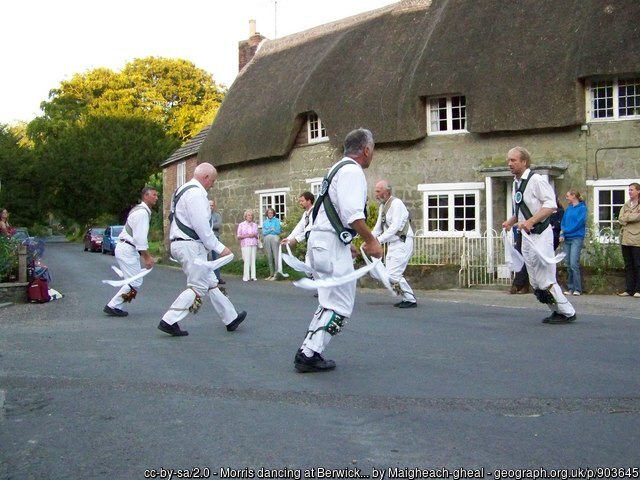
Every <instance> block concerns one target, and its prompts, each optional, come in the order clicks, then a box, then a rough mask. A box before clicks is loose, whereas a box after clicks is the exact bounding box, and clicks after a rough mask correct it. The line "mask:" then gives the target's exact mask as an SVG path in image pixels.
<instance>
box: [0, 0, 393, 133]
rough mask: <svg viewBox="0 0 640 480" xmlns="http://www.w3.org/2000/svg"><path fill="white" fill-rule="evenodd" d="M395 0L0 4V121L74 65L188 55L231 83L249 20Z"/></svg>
mask: <svg viewBox="0 0 640 480" xmlns="http://www.w3.org/2000/svg"><path fill="white" fill-rule="evenodd" d="M396 1H397V0H110V1H108V2H98V1H96V0H19V1H5V2H2V5H1V6H0V18H2V28H0V45H1V46H2V47H1V48H0V66H1V73H0V124H15V123H17V122H20V121H25V122H29V121H31V120H33V119H34V118H35V117H37V116H38V115H40V114H41V113H42V112H41V111H40V102H43V101H45V100H47V99H48V95H49V90H51V89H53V88H57V87H58V86H59V85H60V82H61V81H64V80H69V79H71V78H72V77H73V75H74V74H76V73H85V72H87V71H89V70H92V69H94V68H101V67H106V68H109V69H111V70H114V71H119V70H121V69H122V68H124V66H125V65H126V64H127V63H128V62H130V61H132V60H133V59H135V58H144V57H149V56H156V57H166V58H181V59H185V60H189V61H191V62H193V63H194V64H195V66H196V67H198V68H201V69H203V70H205V71H207V72H209V73H211V74H212V75H213V77H214V80H215V81H216V82H217V83H219V84H224V85H226V86H227V87H228V86H231V84H232V83H233V80H234V79H235V77H236V74H237V73H238V42H239V41H241V40H246V39H247V38H248V37H249V20H251V19H254V20H256V30H257V31H258V33H261V34H262V35H264V36H265V37H267V38H268V39H273V38H276V37H277V38H280V37H283V36H286V35H290V34H292V33H296V32H301V31H303V30H307V29H309V28H312V27H315V26H318V25H322V24H325V23H328V22H332V21H334V20H339V19H341V18H345V17H349V16H351V15H355V14H357V13H361V12H366V11H369V10H374V9H376V8H380V7H383V6H386V5H389V4H392V3H396Z"/></svg>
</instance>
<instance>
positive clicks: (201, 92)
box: [30, 57, 226, 142]
mask: <svg viewBox="0 0 640 480" xmlns="http://www.w3.org/2000/svg"><path fill="white" fill-rule="evenodd" d="M225 93H226V90H225V88H224V87H223V86H220V85H218V84H216V82H215V81H214V79H213V76H212V75H211V74H209V73H207V72H205V71H204V70H202V69H199V68H197V67H196V66H195V65H194V64H193V63H191V62H189V61H187V60H181V59H168V58H162V57H147V58H143V59H135V60H133V61H132V62H130V63H128V64H127V65H126V66H125V67H124V69H123V70H122V71H121V72H114V71H112V70H109V69H106V68H98V69H94V70H90V71H88V72H86V73H84V74H76V75H74V76H73V78H71V80H67V81H63V82H61V84H60V86H59V87H58V88H56V89H53V90H51V91H50V93H49V101H46V102H43V103H42V104H41V105H40V106H41V108H42V110H43V111H44V116H43V117H40V118H39V119H36V120H34V122H32V128H31V129H30V133H31V134H32V135H34V136H37V135H39V134H45V135H46V134H54V135H55V134H57V133H58V132H59V130H60V129H61V128H65V127H68V126H70V125H73V124H76V123H78V122H80V123H82V122H83V121H85V120H86V117H87V116H108V117H128V118H129V117H136V118H144V119H146V120H150V121H154V122H157V123H159V124H161V125H163V126H164V128H165V129H166V131H167V133H169V134H170V135H174V136H175V137H177V138H178V139H180V141H181V142H185V141H186V140H188V139H190V138H191V137H193V136H194V135H195V134H197V133H198V132H199V131H200V130H201V129H202V128H204V127H205V126H206V125H209V124H210V123H211V122H212V121H213V119H214V117H215V114H216V113H217V111H218V107H219V106H220V103H221V102H222V99H223V97H224V95H225Z"/></svg>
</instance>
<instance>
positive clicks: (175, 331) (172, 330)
mask: <svg viewBox="0 0 640 480" xmlns="http://www.w3.org/2000/svg"><path fill="white" fill-rule="evenodd" d="M158 330H162V331H163V332H164V333H168V334H169V335H171V336H172V337H186V336H187V335H189V332H187V331H186V330H180V325H178V324H177V323H174V324H173V325H169V324H168V323H167V322H165V321H164V320H160V323H159V324H158Z"/></svg>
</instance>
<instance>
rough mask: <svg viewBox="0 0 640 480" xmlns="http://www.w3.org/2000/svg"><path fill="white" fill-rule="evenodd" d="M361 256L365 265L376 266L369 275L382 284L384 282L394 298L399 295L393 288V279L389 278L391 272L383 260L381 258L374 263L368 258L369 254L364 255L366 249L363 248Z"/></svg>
mask: <svg viewBox="0 0 640 480" xmlns="http://www.w3.org/2000/svg"><path fill="white" fill-rule="evenodd" d="M360 254H361V255H362V258H363V259H364V263H366V264H367V265H372V264H375V265H374V267H373V268H372V269H371V272H369V275H371V276H372V277H373V278H375V279H376V280H379V281H380V282H382V284H383V285H384V287H385V288H386V289H387V290H389V291H390V292H391V293H393V295H394V296H396V295H398V292H396V291H395V290H394V289H393V287H392V286H391V278H390V277H389V272H388V271H387V267H385V266H384V264H383V263H382V260H381V259H379V258H376V259H374V260H373V261H371V259H370V258H369V257H368V256H367V254H366V253H364V249H363V248H362V246H361V247H360Z"/></svg>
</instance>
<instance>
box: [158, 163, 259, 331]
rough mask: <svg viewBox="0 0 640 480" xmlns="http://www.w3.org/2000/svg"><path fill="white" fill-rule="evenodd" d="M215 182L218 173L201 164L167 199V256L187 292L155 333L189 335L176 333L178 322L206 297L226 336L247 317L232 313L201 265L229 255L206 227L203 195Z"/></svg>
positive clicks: (212, 275) (207, 212) (214, 280)
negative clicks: (177, 265)
mask: <svg viewBox="0 0 640 480" xmlns="http://www.w3.org/2000/svg"><path fill="white" fill-rule="evenodd" d="M217 178H218V172H217V171H216V169H215V167H214V166H213V165H211V164H210V163H201V164H200V165H198V166H197V167H196V169H195V171H194V172H193V178H192V179H191V180H190V181H189V182H187V183H185V184H184V185H182V186H181V187H179V188H178V189H177V190H176V192H175V193H174V194H173V198H172V199H171V214H170V217H169V218H170V220H171V227H170V231H169V239H170V240H171V255H172V256H173V258H175V259H176V260H178V261H179V262H180V264H181V265H182V271H183V272H184V273H185V274H186V275H187V288H186V290H184V291H183V292H182V293H181V294H180V295H178V298H176V299H175V301H174V302H173V304H172V305H171V307H170V308H169V310H168V311H167V312H166V313H165V314H164V316H163V317H162V320H161V321H160V323H159V324H158V329H159V330H162V331H163V332H165V333H168V334H169V335H172V336H174V337H181V336H185V335H188V334H189V333H188V332H187V331H186V330H182V329H180V326H179V325H178V322H179V321H180V320H182V319H183V318H184V317H186V316H187V314H188V313H189V312H190V311H191V312H194V313H195V312H197V311H198V308H200V305H201V304H202V297H204V296H208V297H209V299H210V300H211V304H212V305H213V308H214V309H215V310H216V313H217V314H218V315H219V316H220V319H221V320H222V322H223V323H224V324H225V325H226V326H227V331H229V332H232V331H234V330H235V329H236V328H237V327H238V325H240V323H242V321H243V320H244V318H245V317H246V316H247V312H244V311H243V312H240V313H237V312H236V309H235V307H234V306H233V304H232V303H231V301H230V300H229V299H228V298H227V297H226V296H224V294H223V293H222V292H221V291H220V289H219V288H218V279H217V278H216V275H215V273H214V272H213V270H210V269H209V268H208V267H207V266H206V264H205V263H206V261H207V253H208V251H210V250H214V251H215V252H216V253H217V254H218V256H219V257H224V256H226V255H230V254H231V250H229V248H227V247H225V246H224V245H223V244H222V242H220V241H219V240H218V239H217V238H216V236H215V235H214V233H213V231H212V230H211V226H210V225H209V217H210V209H209V201H208V200H207V191H208V190H209V189H210V188H211V187H212V186H213V184H214V183H215V181H216V179H217ZM196 260H199V261H198V262H196Z"/></svg>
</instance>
